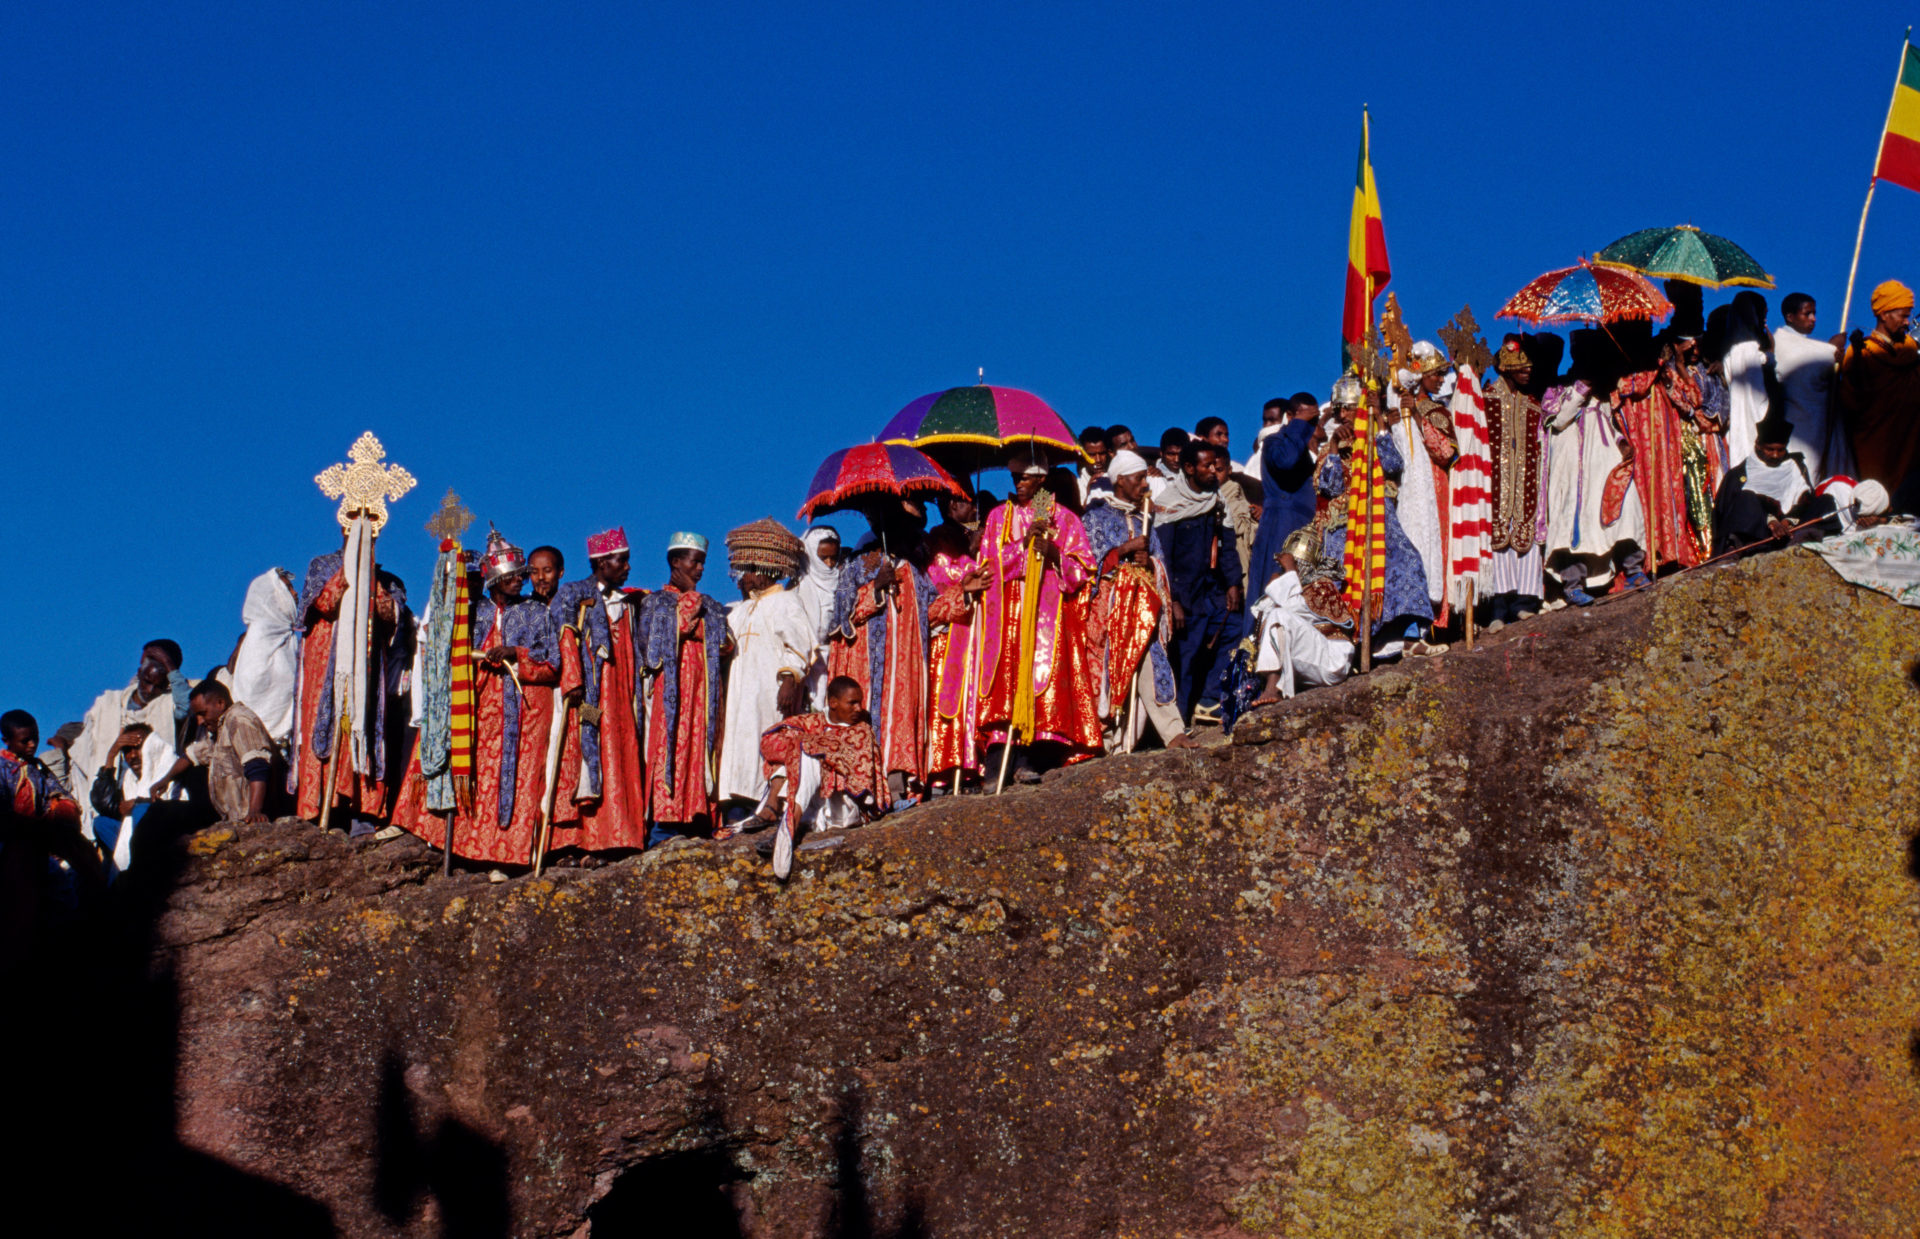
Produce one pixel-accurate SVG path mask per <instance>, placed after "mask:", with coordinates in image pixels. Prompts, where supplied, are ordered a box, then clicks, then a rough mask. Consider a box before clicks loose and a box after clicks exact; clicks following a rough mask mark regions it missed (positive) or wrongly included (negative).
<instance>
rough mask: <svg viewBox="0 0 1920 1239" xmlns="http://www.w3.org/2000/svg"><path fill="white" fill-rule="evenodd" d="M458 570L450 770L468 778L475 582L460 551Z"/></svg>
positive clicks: (470, 758) (458, 777)
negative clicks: (468, 572)
mask: <svg viewBox="0 0 1920 1239" xmlns="http://www.w3.org/2000/svg"><path fill="white" fill-rule="evenodd" d="M453 571H454V572H455V573H457V574H458V579H457V580H456V582H455V584H454V595H453V598H454V601H453V681H452V689H451V691H450V693H449V699H450V701H449V704H450V708H449V710H448V716H449V719H450V727H449V730H450V732H451V733H452V743H451V744H450V745H449V746H448V750H447V773H448V774H450V775H452V776H453V777H454V778H455V779H464V778H466V777H468V776H470V775H471V774H472V773H473V583H472V578H471V577H469V576H468V575H467V573H466V569H465V565H464V564H462V563H461V561H460V559H459V557H458V555H457V554H456V556H455V558H454V561H453Z"/></svg>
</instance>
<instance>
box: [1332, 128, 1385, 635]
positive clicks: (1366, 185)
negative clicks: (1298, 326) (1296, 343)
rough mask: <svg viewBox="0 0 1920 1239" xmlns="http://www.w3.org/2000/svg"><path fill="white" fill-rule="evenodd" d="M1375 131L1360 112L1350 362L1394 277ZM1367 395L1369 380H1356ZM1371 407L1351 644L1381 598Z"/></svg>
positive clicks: (1353, 520)
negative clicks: (1362, 383)
mask: <svg viewBox="0 0 1920 1239" xmlns="http://www.w3.org/2000/svg"><path fill="white" fill-rule="evenodd" d="M1372 136H1373V135H1372V125H1371V123H1370V122H1369V120H1368V117H1367V113H1366V110H1365V109H1362V110H1361V112H1360V171H1359V173H1358V174H1357V175H1356V176H1355V178H1354V185H1353V218H1352V221H1351V223H1350V224H1349V225H1348V229H1347V297H1346V305H1345V306H1344V308H1343V311H1342V313H1341V316H1340V336H1341V339H1342V340H1343V341H1344V343H1345V351H1346V353H1347V357H1348V360H1349V362H1351V361H1352V360H1353V358H1354V357H1355V356H1356V355H1357V354H1356V353H1355V349H1356V347H1357V346H1359V345H1360V344H1361V343H1362V342H1363V341H1365V340H1366V339H1367V338H1368V336H1369V335H1370V334H1371V332H1372V331H1373V299H1374V298H1375V297H1378V296H1379V295H1380V293H1381V290H1383V289H1385V288H1386V286H1387V281H1388V280H1389V279H1391V278H1392V274H1393V273H1392V270H1391V269H1390V268H1389V266H1388V264H1387V232H1386V226H1385V225H1384V224H1383V223H1382V222H1381V219H1380V190H1379V187H1378V186H1376V185H1375V184H1374V180H1373V153H1372V149H1371V147H1372ZM1360 377H1361V378H1362V379H1363V380H1365V381H1366V383H1367V385H1368V387H1369V389H1370V388H1371V386H1372V384H1373V376H1372V375H1370V374H1364V375H1361V376H1360ZM1372 422H1373V419H1372V416H1371V409H1370V407H1369V400H1363V401H1362V402H1361V404H1360V406H1359V408H1357V409H1356V410H1355V411H1354V420H1353V434H1354V442H1353V448H1352V450H1351V451H1350V452H1349V453H1348V456H1347V461H1346V466H1347V479H1346V482H1347V493H1346V497H1345V503H1346V509H1347V545H1346V550H1345V552H1344V554H1343V555H1342V566H1343V569H1344V573H1345V586H1344V588H1343V590H1342V591H1341V592H1342V594H1343V595H1344V597H1345V599H1346V604H1347V606H1348V608H1349V609H1350V610H1351V611H1352V612H1353V614H1354V615H1355V616H1356V617H1358V618H1359V627H1358V629H1357V631H1356V632H1355V638H1356V639H1357V640H1359V641H1362V642H1364V641H1366V640H1367V639H1368V638H1367V634H1368V632H1369V631H1371V628H1372V621H1373V620H1374V619H1375V618H1376V617H1378V616H1379V614H1380V608H1381V604H1382V599H1383V598H1384V596H1385V594H1386V573H1387V518H1386V498H1385V496H1386V480H1385V478H1384V477H1383V476H1382V474H1381V471H1380V460H1379V451H1378V445H1377V444H1376V442H1375V440H1374V434H1375V429H1376V428H1375V427H1374V425H1373V424H1372Z"/></svg>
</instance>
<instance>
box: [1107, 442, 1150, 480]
mask: <svg viewBox="0 0 1920 1239" xmlns="http://www.w3.org/2000/svg"><path fill="white" fill-rule="evenodd" d="M1146 471H1147V462H1146V459H1145V458H1144V457H1142V456H1141V455H1140V453H1138V452H1130V451H1127V450H1126V449H1125V448H1122V449H1121V450H1120V451H1117V452H1115V453H1114V454H1113V459H1112V460H1109V461H1108V462H1107V476H1108V477H1110V478H1123V477H1126V476H1127V475H1128V474H1129V473H1145V472H1146Z"/></svg>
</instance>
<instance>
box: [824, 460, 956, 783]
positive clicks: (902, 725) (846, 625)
mask: <svg viewBox="0 0 1920 1239" xmlns="http://www.w3.org/2000/svg"><path fill="white" fill-rule="evenodd" d="M867 520H868V523H869V524H871V525H872V526H873V536H872V538H871V540H870V541H868V542H866V543H865V544H864V545H863V546H862V547H860V548H858V549H857V550H856V551H855V553H854V557H853V559H852V561H851V562H849V563H847V564H845V565H843V566H842V567H841V569H840V583H839V586H838V587H837V589H836V591H835V595H834V605H833V618H832V620H831V621H830V622H829V626H828V632H829V633H830V635H831V638H832V639H831V641H830V642H829V644H828V646H827V673H828V674H829V675H832V676H842V675H844V676H846V677H848V678H849V679H851V680H853V681H854V682H855V683H857V684H859V685H860V691H861V694H862V695H863V696H864V698H865V699H866V701H867V702H868V703H870V704H869V707H868V710H869V713H871V714H872V716H873V730H874V733H875V735H876V736H877V737H878V738H879V741H880V756H881V761H882V765H883V766H884V767H885V770H886V775H887V783H888V787H889V788H890V789H891V792H892V795H893V799H894V801H895V802H896V803H897V802H899V801H903V800H908V799H910V798H914V797H918V796H919V795H920V794H922V793H923V792H924V791H925V783H926V779H927V774H928V771H927V727H928V723H929V722H930V720H931V718H932V710H931V709H930V706H931V704H932V703H931V701H930V692H929V688H928V679H929V676H928V660H927V647H928V612H929V608H930V607H931V606H932V605H933V601H934V587H933V583H932V582H931V581H930V580H929V579H928V577H927V574H926V572H925V571H924V569H923V567H922V565H921V564H920V563H919V562H917V557H918V555H919V554H920V551H921V549H922V547H921V541H922V538H923V537H924V534H925V528H926V514H925V511H924V510H923V509H922V508H921V507H920V506H919V505H918V504H915V503H912V502H910V501H905V500H900V499H897V498H892V497H889V498H887V499H884V500H882V501H880V502H879V504H878V505H877V506H875V507H873V508H872V509H871V511H870V512H869V513H868V515H867Z"/></svg>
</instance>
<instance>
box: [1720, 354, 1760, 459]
mask: <svg viewBox="0 0 1920 1239" xmlns="http://www.w3.org/2000/svg"><path fill="white" fill-rule="evenodd" d="M1766 366H1767V355H1766V353H1765V352H1764V351H1763V350H1762V349H1761V347H1760V343H1759V341H1757V340H1742V341H1741V342H1740V343H1738V344H1736V345H1734V346H1733V347H1732V348H1730V349H1728V350H1727V360H1726V362H1725V363H1724V367H1725V371H1726V376H1727V462H1728V464H1730V465H1737V464H1739V463H1740V462H1741V461H1743V460H1745V459H1746V458H1747V457H1749V456H1751V455H1753V441H1754V438H1755V436H1756V435H1757V434H1758V433H1759V430H1760V423H1761V422H1763V421H1765V420H1766V418H1767V380H1766Z"/></svg>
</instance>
